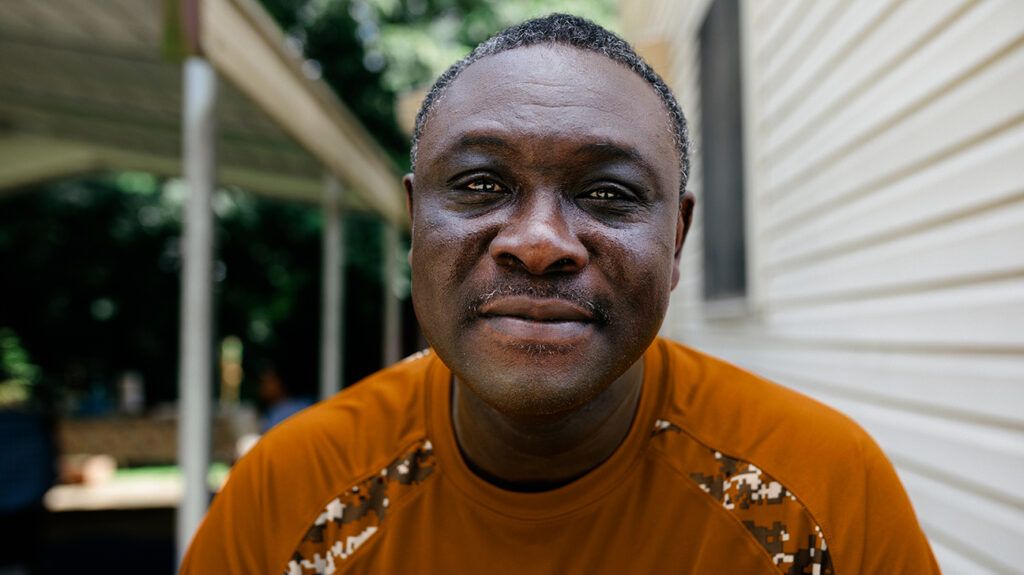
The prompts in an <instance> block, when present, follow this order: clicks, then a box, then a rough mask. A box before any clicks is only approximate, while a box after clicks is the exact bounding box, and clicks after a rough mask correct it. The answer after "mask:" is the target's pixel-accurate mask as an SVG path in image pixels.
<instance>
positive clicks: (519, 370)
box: [453, 346, 628, 418]
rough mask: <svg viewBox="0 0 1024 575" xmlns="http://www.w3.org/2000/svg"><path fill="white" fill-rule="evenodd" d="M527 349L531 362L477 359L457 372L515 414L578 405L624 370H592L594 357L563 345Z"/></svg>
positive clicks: (501, 409)
mask: <svg viewBox="0 0 1024 575" xmlns="http://www.w3.org/2000/svg"><path fill="white" fill-rule="evenodd" d="M521 353H522V354H523V357H524V358H525V359H529V360H530V361H529V364H528V365H523V364H521V363H520V364H516V365H493V364H492V365H488V366H487V367H486V368H481V366H482V364H481V363H476V364H475V365H476V369H474V368H472V367H470V368H468V369H464V370H462V369H459V370H457V377H458V378H459V381H460V382H462V383H463V384H464V385H465V386H466V387H467V388H469V390H470V391H471V392H472V393H473V394H474V395H476V396H477V397H478V398H479V399H480V400H481V401H483V402H484V403H485V404H487V405H488V406H489V407H490V408H491V409H493V410H494V411H497V412H498V413H501V414H503V415H505V416H508V417H511V418H530V417H550V416H557V415H560V414H564V413H570V412H573V411H575V410H578V409H580V408H581V407H583V406H585V405H587V404H588V403H590V402H591V401H592V400H593V399H594V398H595V397H597V396H599V395H600V394H601V393H602V392H603V391H604V390H606V389H607V388H608V387H609V386H610V385H611V384H612V382H614V381H615V380H616V379H617V378H618V377H619V375H621V373H619V372H618V370H616V371H615V372H613V373H591V372H590V371H589V370H587V369H586V368H587V367H590V366H593V365H594V362H586V361H581V360H580V359H579V358H576V357H574V356H573V354H568V355H565V354H561V353H560V350H552V349H548V348H546V347H545V348H540V349H538V347H537V346H530V348H529V349H526V350H522V351H521ZM566 360H568V361H566ZM627 367H628V366H627ZM453 369H455V368H454V366H453ZM622 371H625V370H622Z"/></svg>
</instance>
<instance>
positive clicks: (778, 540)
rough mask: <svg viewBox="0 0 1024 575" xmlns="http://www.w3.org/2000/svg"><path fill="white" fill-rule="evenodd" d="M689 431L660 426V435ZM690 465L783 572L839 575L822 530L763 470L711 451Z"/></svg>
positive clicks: (692, 475)
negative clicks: (833, 564)
mask: <svg viewBox="0 0 1024 575" xmlns="http://www.w3.org/2000/svg"><path fill="white" fill-rule="evenodd" d="M665 432H674V433H682V432H683V430H682V429H681V428H680V427H679V426H677V425H675V424H673V423H671V422H668V421H665V420H658V421H657V422H656V423H655V427H654V431H653V434H654V435H659V434H661V433H665ZM697 453H698V454H699V455H698V457H697V458H696V461H690V462H688V463H689V467H690V470H689V477H690V479H692V480H693V481H694V482H695V483H697V485H698V486H699V487H700V488H701V490H702V491H704V492H705V493H707V494H708V495H709V496H710V497H713V498H714V499H715V500H716V501H718V502H719V503H720V504H721V505H722V507H723V508H724V509H725V510H726V511H728V512H729V513H731V514H733V516H735V517H736V519H738V520H739V521H740V523H742V524H743V526H744V527H746V528H747V531H749V532H750V535H751V536H752V537H753V538H754V539H756V540H757V542H758V543H759V544H760V545H761V547H763V548H764V550H765V551H767V552H768V555H769V556H770V557H771V558H772V561H773V562H774V563H775V565H776V567H777V568H778V570H779V573H783V574H785V575H798V574H805V573H806V574H813V575H834V573H835V572H834V569H833V567H832V560H831V558H830V556H829V550H828V545H827V543H826V542H825V536H824V534H823V533H822V531H821V527H820V526H819V525H818V524H817V522H815V520H814V518H813V517H812V516H811V514H810V512H809V511H808V510H807V508H806V507H805V506H804V505H803V503H801V502H800V500H799V499H798V498H797V497H796V495H794V494H793V493H791V492H790V491H789V490H788V489H786V487H785V486H784V485H782V484H781V483H779V482H778V481H776V480H775V479H774V478H772V477H771V476H770V475H768V474H767V473H765V472H764V471H762V470H761V469H759V468H758V467H757V466H755V465H753V464H751V463H749V462H747V461H743V460H740V459H736V458H733V457H729V456H728V455H725V454H723V453H722V452H720V451H716V450H714V449H710V448H705V449H701V450H699V451H698V452H697Z"/></svg>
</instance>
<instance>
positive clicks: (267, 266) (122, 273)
mask: <svg viewBox="0 0 1024 575" xmlns="http://www.w3.org/2000/svg"><path fill="white" fill-rule="evenodd" d="M184 198H185V188H184V184H183V183H182V182H181V181H180V180H175V179H171V180H161V179H159V178H156V177H153V176H151V175H149V174H144V173H116V174H110V175H107V176H99V177H91V178H83V179H78V180H70V181H64V182H58V183H54V184H49V185H46V186H42V187H40V188H39V189H35V190H28V191H25V192H24V193H21V194H18V195H16V196H13V197H11V198H7V199H5V200H3V202H0V261H2V262H4V266H3V277H4V281H3V282H0V326H2V327H6V328H7V331H0V362H2V363H0V381H11V382H14V383H12V384H11V385H9V386H6V387H5V388H4V389H6V390H7V391H10V392H11V393H14V394H15V395H11V396H10V397H15V396H16V397H20V398H24V397H26V394H29V393H31V394H32V395H38V393H37V392H38V390H39V389H40V387H41V386H42V387H45V388H47V389H48V390H50V389H52V390H61V391H62V393H61V395H63V396H64V397H66V398H67V399H68V400H69V401H71V402H72V403H74V402H75V401H78V403H80V404H81V403H82V402H85V401H87V400H88V399H87V398H88V397H90V396H91V395H93V394H96V393H99V395H100V396H106V397H110V396H112V395H113V392H114V389H113V384H114V382H115V381H116V380H117V378H118V377H119V376H120V374H121V373H123V372H124V371H126V370H133V371H138V372H140V373H141V374H142V375H143V377H144V379H145V382H146V388H147V389H146V392H147V401H148V402H149V403H151V404H152V403H155V402H160V401H166V400H172V399H174V398H175V397H176V396H177V380H176V370H177V361H178V344H179V340H178V337H179V334H178V328H179V321H180V318H179V315H178V311H179V310H178V305H179V298H180V268H181V251H180V235H181V213H182V202H183V200H184ZM212 203H213V207H214V210H215V212H216V213H217V219H216V226H217V244H218V245H217V249H216V257H217V260H216V262H215V269H214V274H215V280H216V283H215V285H214V289H215V290H216V302H217V303H216V308H215V311H216V320H215V326H216V331H217V339H218V341H219V339H220V338H222V337H225V336H229V335H235V336H237V337H239V338H240V339H241V341H242V342H243V344H244V346H245V354H244V356H245V360H246V362H247V363H249V365H247V366H246V372H247V379H246V381H245V383H244V386H243V392H244V393H246V394H248V395H249V396H252V395H253V394H254V393H253V387H254V385H255V381H254V378H255V377H256V375H257V373H256V369H255V365H256V364H257V363H258V362H259V361H260V360H261V359H270V358H273V359H274V361H275V363H279V364H287V365H290V366H292V367H290V368H289V372H290V373H291V374H292V376H293V380H294V381H292V383H293V384H295V387H296V388H297V389H299V390H300V391H302V390H306V391H310V392H311V391H312V390H313V389H315V386H316V381H317V379H316V378H317V366H318V361H319V359H318V358H319V334H320V285H321V277H320V258H321V238H322V234H321V227H322V222H321V214H320V210H319V209H317V208H316V207H314V206H308V205H304V204H295V203H287V202H280V201H273V200H268V199H266V198H261V197H257V196H252V195H249V194H247V193H245V192H243V191H242V190H237V189H220V190H217V191H216V192H215V194H214V198H213V202H212ZM347 224H348V225H347V230H348V232H347V238H346V240H347V244H348V250H347V251H348V254H349V258H348V266H347V273H348V284H349V285H348V290H349V307H348V309H347V314H348V315H347V317H348V318H349V322H348V324H347V327H348V328H349V329H351V330H352V334H353V337H350V338H348V342H347V344H348V345H347V349H346V353H347V355H348V357H349V358H350V359H349V360H348V363H347V369H346V375H347V378H346V379H347V381H354V380H355V379H357V378H359V377H361V376H363V375H366V374H367V373H369V372H372V371H374V370H376V369H377V368H379V366H380V364H379V358H380V337H379V335H378V334H379V330H380V328H379V323H380V314H381V311H380V301H381V295H380V294H381V272H380V261H381V260H380V227H379V223H378V222H377V221H376V220H374V219H372V218H369V217H366V216H356V215H353V216H351V217H350V218H349V219H348V222H347ZM15 333H16V334H17V337H15V336H14V334H15ZM357 333H358V334H360V337H355V334H357ZM29 356H31V358H32V362H29V361H28V359H27V358H28V357H29ZM35 366H38V368H37V367H35ZM30 382H31V383H32V384H33V385H34V387H33V386H30V385H29V383H30ZM15 392H16V393H15ZM47 393H49V392H47Z"/></svg>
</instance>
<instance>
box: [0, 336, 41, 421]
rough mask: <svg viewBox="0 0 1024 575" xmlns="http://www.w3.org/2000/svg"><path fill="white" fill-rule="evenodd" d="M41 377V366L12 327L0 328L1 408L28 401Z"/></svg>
mask: <svg viewBox="0 0 1024 575" xmlns="http://www.w3.org/2000/svg"><path fill="white" fill-rule="evenodd" d="M38 379H39V367H37V366H36V365H34V364H32V362H31V361H29V357H28V352H26V351H25V348H24V347H22V346H21V341H20V340H19V339H18V336H17V335H16V334H15V333H14V330H12V329H10V328H0V409H3V408H8V407H17V406H21V405H24V404H26V403H28V401H29V400H30V399H31V397H32V387H33V386H34V385H35V384H36V382H37V381H38Z"/></svg>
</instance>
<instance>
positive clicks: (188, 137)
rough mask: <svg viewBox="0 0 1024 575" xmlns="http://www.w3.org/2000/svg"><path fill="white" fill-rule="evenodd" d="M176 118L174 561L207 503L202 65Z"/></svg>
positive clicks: (210, 142)
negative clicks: (179, 206)
mask: <svg viewBox="0 0 1024 575" xmlns="http://www.w3.org/2000/svg"><path fill="white" fill-rule="evenodd" d="M183 72H184V94H183V96H184V98H183V99H184V105H183V115H182V127H183V137H182V142H183V149H182V157H183V160H184V167H185V170H184V171H185V180H186V181H187V183H188V190H189V191H188V199H187V200H186V204H185V213H184V235H183V237H182V251H183V262H184V265H183V266H182V273H181V334H180V335H181V342H180V356H179V359H178V390H179V395H180V399H179V402H178V465H179V466H180V468H181V471H182V475H183V476H184V482H185V489H184V493H183V495H182V498H181V502H180V503H179V505H178V518H177V551H178V561H179V562H180V561H181V558H182V557H183V556H184V554H185V550H186V549H187V547H188V544H189V542H190V541H191V539H192V534H193V533H195V530H196V528H197V527H199V523H200V521H202V519H203V515H204V514H205V513H206V506H207V503H208V502H209V499H210V493H209V487H208V486H207V483H206V474H207V470H208V468H209V465H210V440H211V435H210V429H211V405H210V404H211V389H212V386H211V383H212V379H213V344H212V338H213V334H212V321H211V317H212V313H211V312H212V304H213V282H212V275H213V274H212V270H213V243H214V232H213V209H212V207H211V205H210V199H211V197H212V195H213V186H214V177H215V176H214V174H215V166H216V161H215V158H214V150H215V126H214V123H215V121H216V117H215V115H214V108H215V104H216V100H217V76H216V73H215V72H214V70H213V68H212V67H211V66H210V64H209V63H208V62H206V61H205V60H203V59H202V58H198V57H191V58H189V59H188V60H186V62H185V65H184V70H183Z"/></svg>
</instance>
